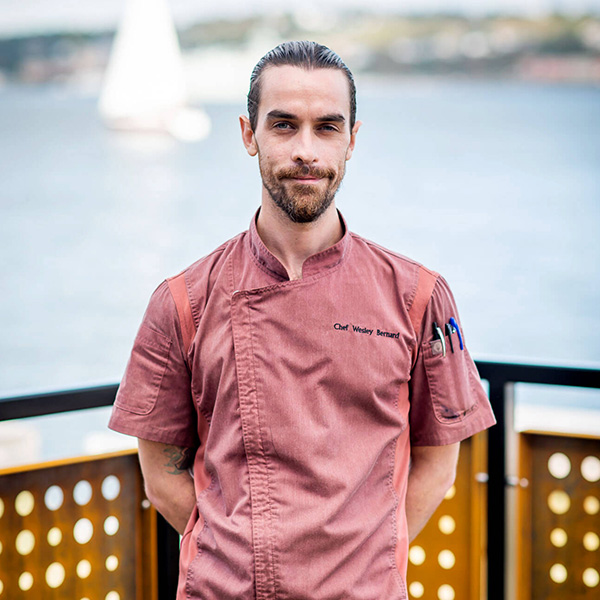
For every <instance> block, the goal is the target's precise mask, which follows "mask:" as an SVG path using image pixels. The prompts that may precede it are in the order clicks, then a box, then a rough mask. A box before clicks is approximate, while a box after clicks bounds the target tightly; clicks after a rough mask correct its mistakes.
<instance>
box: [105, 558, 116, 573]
mask: <svg viewBox="0 0 600 600" xmlns="http://www.w3.org/2000/svg"><path fill="white" fill-rule="evenodd" d="M104 564H105V566H106V570H107V571H116V570H117V569H118V568H119V559H118V558H117V557H116V556H115V555H114V554H111V555H110V556H107V557H106V561H105V563H104Z"/></svg>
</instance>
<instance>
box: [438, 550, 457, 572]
mask: <svg viewBox="0 0 600 600" xmlns="http://www.w3.org/2000/svg"><path fill="white" fill-rule="evenodd" d="M438 563H439V565H440V567H442V569H451V568H452V567H453V566H454V565H455V564H456V557H455V556H454V553H453V552H452V551H451V550H442V551H441V552H440V553H439V554H438Z"/></svg>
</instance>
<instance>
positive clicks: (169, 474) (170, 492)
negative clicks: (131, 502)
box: [139, 439, 196, 534]
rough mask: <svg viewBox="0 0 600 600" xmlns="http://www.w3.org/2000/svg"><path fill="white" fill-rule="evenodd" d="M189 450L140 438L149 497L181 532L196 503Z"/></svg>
mask: <svg viewBox="0 0 600 600" xmlns="http://www.w3.org/2000/svg"><path fill="white" fill-rule="evenodd" d="M190 452H191V451H190V449H189V448H181V447H179V446H170V445H166V444H159V443H157V442H150V441H147V440H141V439H140V440H139V455H140V465H141V467H142V473H143V474H144V483H145V488H146V494H147V496H148V499H149V500H150V502H152V504H153V505H154V507H155V508H156V510H158V512H159V513H160V514H161V515H162V516H163V517H164V518H165V519H166V520H167V521H168V522H169V523H170V524H171V525H172V526H173V527H174V528H175V529H176V530H177V531H178V532H179V533H180V534H183V532H184V530H185V526H186V525H187V522H188V520H189V517H190V515H191V514H192V511H193V510H194V506H195V504H196V493H195V490H194V480H193V479H192V477H191V475H190V474H189V472H188V465H189V464H190Z"/></svg>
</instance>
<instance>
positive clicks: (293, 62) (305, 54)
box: [248, 41, 356, 131]
mask: <svg viewBox="0 0 600 600" xmlns="http://www.w3.org/2000/svg"><path fill="white" fill-rule="evenodd" d="M282 65H289V66H292V67H301V68H303V69H308V70H309V69H339V70H340V71H342V72H343V73H344V74H345V75H346V78H347V79H348V86H349V93H350V129H352V128H353V127H354V123H355V122H356V85H355V84H354V77H353V75H352V72H351V71H350V69H349V68H348V67H347V66H346V64H345V63H344V61H343V60H342V59H341V58H340V57H339V56H338V55H337V54H336V53H335V52H334V51H333V50H330V49H329V48H327V46H323V45H321V44H317V43H316V42H306V41H303V42H284V43H283V44H280V45H279V46H277V47H276V48H273V50H270V51H269V52H267V53H266V54H265V55H264V56H263V57H262V58H261V59H260V60H259V61H258V63H257V64H256V66H255V67H254V70H253V71H252V75H251V77H250V91H249V92H248V118H249V120H250V126H251V127H252V131H256V123H257V118H258V104H259V102H260V88H261V86H260V82H261V75H262V72H263V71H264V70H265V69H266V68H267V67H279V66H282Z"/></svg>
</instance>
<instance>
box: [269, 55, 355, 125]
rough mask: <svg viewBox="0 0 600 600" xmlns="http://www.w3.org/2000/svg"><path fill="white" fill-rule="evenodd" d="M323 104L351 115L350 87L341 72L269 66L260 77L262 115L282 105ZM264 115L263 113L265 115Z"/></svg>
mask: <svg viewBox="0 0 600 600" xmlns="http://www.w3.org/2000/svg"><path fill="white" fill-rule="evenodd" d="M307 103H311V104H314V105H320V106H322V108H324V109H325V108H326V107H327V108H329V110H332V109H334V108H335V109H337V112H343V113H344V114H345V115H346V116H349V113H350V85H349V82H348V79H347V77H346V75H345V74H344V73H343V72H342V71H341V70H340V69H332V68H314V69H312V68H311V69H307V68H304V67H300V66H291V65H280V66H279V65H278V66H269V67H267V68H266V69H265V70H264V71H263V72H262V74H261V82H260V109H259V110H260V112H261V113H262V112H263V111H264V110H265V109H266V110H267V112H268V111H270V110H272V109H273V108H276V109H281V108H283V107H282V106H281V105H282V104H285V105H289V104H307ZM263 114H264V113H263Z"/></svg>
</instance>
